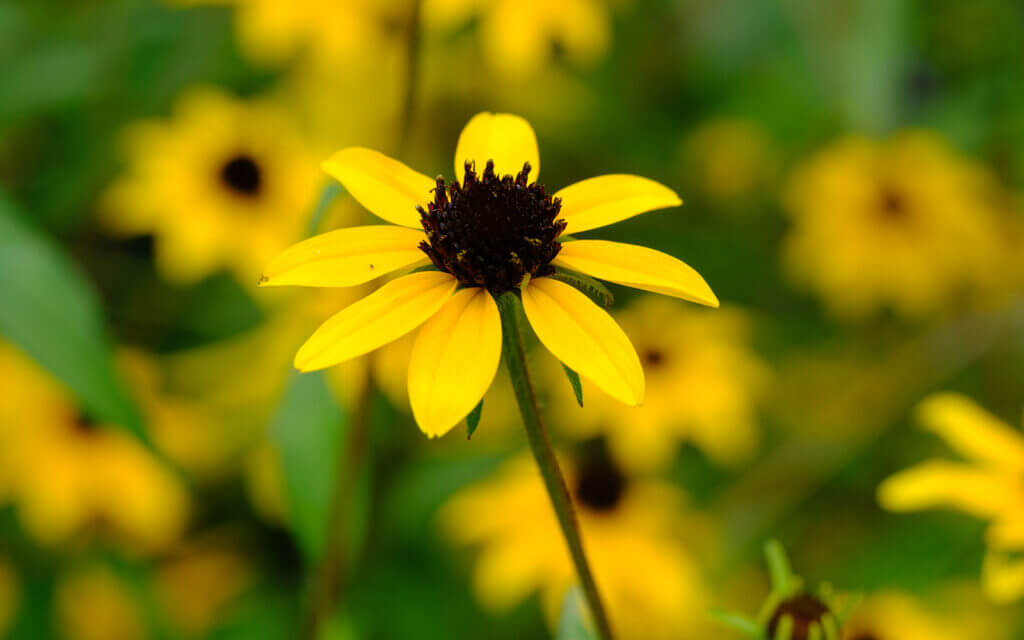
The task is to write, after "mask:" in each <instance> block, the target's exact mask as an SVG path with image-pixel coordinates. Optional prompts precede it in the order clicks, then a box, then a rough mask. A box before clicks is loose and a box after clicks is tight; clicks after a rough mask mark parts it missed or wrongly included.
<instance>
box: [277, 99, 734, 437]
mask: <svg viewBox="0 0 1024 640" xmlns="http://www.w3.org/2000/svg"><path fill="white" fill-rule="evenodd" d="M455 157H456V161H455V176H456V180H455V181H454V182H452V183H451V184H447V185H446V184H445V181H444V179H443V178H440V177H439V178H437V179H436V180H434V179H431V178H428V177H427V176H425V175H423V174H420V173H418V172H416V171H414V170H412V169H410V168H409V167H407V166H406V165H404V164H402V163H401V162H398V161H397V160H393V159H391V158H389V157H387V156H385V155H383V154H380V153H378V152H376V151H372V150H370V149H365V148H360V147H350V148H347V149H343V150H341V151H339V152H337V153H336V154H335V155H334V156H332V157H331V158H330V159H329V160H328V161H327V162H325V163H324V169H325V170H326V171H327V172H328V173H330V174H331V175H332V176H334V177H335V178H337V179H338V180H339V181H340V182H341V183H342V184H343V185H344V186H345V188H346V189H347V190H348V192H349V193H350V194H351V195H352V196H353V197H354V198H355V199H356V200H357V201H359V202H360V203H361V204H362V205H363V206H365V207H366V208H367V209H369V210H370V211H371V212H373V213H374V214H376V215H378V216H379V217H381V218H383V219H385V220H387V221H388V222H391V223H392V224H391V225H374V226H363V227H353V228H349V229H339V230H337V231H332V232H329V233H325V234H322V235H319V236H316V237H313V238H310V239H308V240H305V241H303V242H300V243H299V244H297V245H295V246H293V247H291V248H289V249H288V250H287V251H285V252H284V253H283V254H281V255H280V256H278V257H277V258H276V259H274V260H273V261H272V262H271V263H270V264H269V265H268V266H267V267H266V269H265V270H264V275H263V278H262V280H261V283H262V284H263V285H265V286H285V285H300V286H314V287H352V286H356V285H360V284H364V283H367V282H370V281H371V280H375V279H377V278H379V277H381V276H384V275H387V274H389V273H393V272H397V271H399V270H403V269H409V268H415V267H419V266H427V265H429V264H430V263H431V262H432V263H433V265H434V267H435V268H436V269H435V270H427V271H417V272H414V273H411V274H408V275H404V276H401V277H398V278H396V279H394V280H392V281H390V282H388V283H386V284H384V285H383V286H381V287H380V288H379V289H377V290H376V291H375V292H374V293H372V294H370V295H369V296H367V297H365V298H363V299H362V300H360V301H358V302H356V303H354V304H351V305H349V306H348V307H346V308H345V309H344V310H342V311H341V312H339V313H338V314H336V315H335V316H334V317H332V318H330V319H329V320H327V322H325V323H324V324H323V325H322V326H321V327H320V328H319V329H317V331H316V332H315V333H314V334H313V336H312V337H310V339H309V340H308V341H307V342H306V343H305V344H304V345H303V346H302V347H301V348H300V349H299V351H298V353H297V354H296V356H295V367H296V368H297V369H299V370H300V371H314V370H318V369H324V368H327V367H331V366H334V365H336V364H338V363H341V362H345V361H347V360H351V359H352V358H355V357H357V356H361V355H363V354H366V353H369V352H371V351H373V350H375V349H377V348H378V347H381V346H384V345H385V344H388V343H390V342H393V341H394V340H397V339H398V338H400V337H402V336H404V335H406V334H408V333H410V332H411V331H413V330H414V329H416V328H417V327H419V326H420V325H423V328H422V329H421V330H420V331H419V333H418V335H417V337H416V340H415V342H414V344H413V347H412V354H411V357H410V361H409V374H408V375H409V377H408V389H409V400H410V404H411V406H412V411H413V415H414V416H415V418H416V422H417V423H418V424H419V426H420V428H421V429H422V430H423V431H424V433H426V434H428V435H429V436H440V435H443V434H445V433H447V432H448V431H449V430H451V429H452V427H454V426H455V425H456V424H457V423H458V422H459V421H460V420H462V419H463V418H464V417H466V415H467V414H469V412H470V411H471V410H472V409H473V408H474V407H475V406H476V405H477V404H478V403H479V401H480V399H481V398H482V397H483V395H484V393H485V392H486V391H487V389H488V388H489V387H490V385H491V381H492V380H493V379H494V375H495V373H496V372H497V369H498V363H499V360H500V358H501V345H502V327H501V320H500V317H499V312H498V306H497V303H496V301H495V299H496V298H497V297H499V296H500V295H502V294H505V293H507V292H515V293H519V294H521V296H522V304H523V309H524V310H525V314H526V318H527V319H528V321H529V323H530V325H531V326H532V327H533V330H534V331H535V333H536V334H537V336H538V338H539V339H540V341H541V343H543V344H544V346H545V347H546V348H547V349H548V350H549V351H551V352H552V353H553V354H554V355H555V356H556V357H558V358H559V359H560V360H562V361H563V362H565V363H566V365H567V366H569V367H572V368H573V369H574V370H576V371H577V372H579V374H580V375H581V376H583V377H584V378H588V379H590V380H591V381H592V382H593V383H594V384H595V385H596V386H598V387H599V388H600V389H602V390H603V391H605V392H607V393H608V394H610V395H612V396H614V397H615V398H617V399H618V400H620V401H622V402H624V403H626V404H630V405H638V404H640V403H641V402H642V401H643V397H644V374H643V369H642V367H641V364H640V359H639V357H638V356H637V354H636V351H635V350H634V349H633V346H632V345H631V344H630V342H629V338H627V337H626V335H625V334H624V333H623V332H622V329H620V328H619V326H618V325H617V324H616V323H615V321H614V320H613V319H612V317H611V316H610V315H609V314H608V313H607V312H605V311H604V310H603V309H601V308H600V307H599V306H597V305H596V304H595V303H594V302H592V301H591V300H590V299H589V298H588V297H587V296H586V295H585V294H583V293H581V292H580V291H579V290H577V289H576V288H574V287H573V286H571V285H569V284H566V283H565V282H563V281H561V280H559V279H557V276H558V275H559V274H557V273H556V268H557V267H562V268H567V269H571V270H574V271H581V272H586V273H588V274H591V275H593V276H595V277H598V278H602V279H606V280H610V281H613V282H618V283H620V284H624V285H627V286H632V287H636V288H638V289H643V290H647V291H654V292H656V293H662V294H665V295H669V296H674V297H677V298H682V299H684V300H690V301H693V302H697V303H700V304H706V305H709V306H718V299H717V298H716V297H715V295H714V293H713V292H712V291H711V288H710V287H708V285H707V283H706V282H704V279H703V278H702V277H701V276H700V274H698V273H697V272H696V271H694V270H693V269H692V268H691V267H689V266H688V265H686V264H684V263H683V262H681V261H679V260H677V259H676V258H673V257H672V256H669V255H667V254H664V253H661V252H659V251H655V250H653V249H648V248H646V247H639V246H635V245H628V244H622V243H618V242H608V241H602V240H575V239H573V240H571V241H570V240H569V239H567V238H565V239H562V241H559V237H560V236H561V234H562V233H563V232H564V233H575V232H582V231H588V230H590V229H595V228H598V227H603V226H606V225H609V224H612V223H615V222H618V221H620V220H624V219H626V218H630V217H633V216H635V215H639V214H641V213H645V212H647V211H651V210H654V209H662V208H666V207H673V206H677V205H679V204H681V201H680V200H679V198H678V196H676V194H675V193H674V192H673V191H672V190H670V189H668V188H667V187H665V186H663V185H661V184H658V183H657V182H654V181H652V180H648V179H646V178H641V177H638V176H630V175H608V176H602V177H598V178H591V179H589V180H584V181H582V182H579V183H576V184H574V185H572V186H569V187H567V188H565V189H562V190H561V191H558V192H557V193H555V194H554V196H548V195H546V193H545V191H544V187H543V186H542V185H540V184H539V183H537V182H532V183H531V182H530V179H529V175H530V173H531V171H536V170H537V168H538V167H539V166H540V157H539V152H538V150H537V140H536V136H535V135H534V133H533V129H532V128H531V127H530V125H529V124H528V123H527V122H526V121H525V120H523V119H522V118H519V117H518V116H513V115H508V114H498V115H494V114H491V113H481V114H478V115H477V116H475V117H474V118H473V119H472V120H471V121H470V122H469V124H467V125H466V127H465V129H463V131H462V134H461V136H460V137H459V142H458V145H457V147H456V153H455ZM477 163H479V164H482V165H485V168H484V170H483V172H482V173H480V174H478V173H477V172H476V169H475V167H476V166H477ZM513 174H514V175H513ZM432 192H433V199H432V200H431V193H432ZM460 287H462V288H461V289H460Z"/></svg>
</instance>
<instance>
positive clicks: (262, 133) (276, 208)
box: [100, 89, 318, 284]
mask: <svg viewBox="0 0 1024 640" xmlns="http://www.w3.org/2000/svg"><path fill="white" fill-rule="evenodd" d="M125 142H126V149H127V156H128V170H127V172H126V174H125V175H124V176H123V177H121V178H120V179H118V180H117V181H116V182H114V184H112V185H111V186H110V188H109V189H108V191H107V192H106V193H105V194H104V197H103V200H102V202H101V205H100V208H101V213H102V216H103V221H104V222H105V223H106V224H107V226H108V227H109V228H111V229H112V230H113V231H115V232H117V233H121V234H126V235H133V234H152V235H153V237H154V238H155V241H156V248H155V250H156V263H157V268H158V269H159V271H160V272H161V274H162V275H163V276H164V277H166V278H167V279H169V280H171V281H174V282H178V283H188V282H192V281H195V280H198V279H201V278H203V277H206V276H208V275H210V274H212V273H213V272H215V271H218V270H220V269H229V270H231V271H233V272H234V273H235V274H236V275H237V276H238V278H239V280H240V281H241V282H244V283H246V284H248V283H251V282H252V281H253V278H254V277H255V276H256V275H257V274H259V271H260V269H261V268H262V266H263V264H264V263H265V262H266V261H267V260H268V259H270V258H271V257H273V256H274V255H276V254H277V253H278V252H280V251H281V250H282V249H283V248H285V247H287V246H288V244H289V243H291V242H294V241H295V240H296V239H297V238H298V237H300V235H301V233H302V229H303V223H304V220H303V212H304V211H305V210H306V209H307V207H308V204H309V203H310V202H311V200H312V195H311V194H312V193H313V191H314V190H315V189H316V185H317V182H318V177H317V175H316V171H315V170H312V169H311V160H312V158H313V157H314V156H313V155H312V154H311V153H310V150H309V149H308V148H307V147H306V145H305V144H304V142H303V141H302V140H301V138H300V137H299V136H298V134H296V133H295V131H294V130H293V128H292V127H291V126H290V125H289V121H288V119H287V118H286V117H285V116H284V115H283V114H282V113H281V112H280V111H279V110H278V109H277V108H276V107H273V106H270V105H269V104H265V103H257V102H246V101H242V100H237V99H235V98H232V97H230V96H227V95H225V94H222V93H220V92H218V91H215V90H208V89H196V90H192V91H190V92H189V93H187V94H186V95H185V96H183V97H182V98H181V99H180V100H179V101H178V102H177V103H176V105H175V108H174V113H173V115H172V117H171V118H170V119H169V120H167V121H152V122H144V123H139V124H136V125H135V126H133V127H131V128H130V129H129V130H128V131H127V132H126V135H125Z"/></svg>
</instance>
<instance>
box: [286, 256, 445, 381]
mask: <svg viewBox="0 0 1024 640" xmlns="http://www.w3.org/2000/svg"><path fill="white" fill-rule="evenodd" d="M457 284H458V281H457V280H455V278H453V277H451V276H450V275H448V274H447V273H443V272H441V271H423V272H421V273H412V274H409V275H407V276H402V277H401V278H398V279H397V280H392V281H391V282H389V283H387V284H385V285H384V286H383V287H381V288H380V289H377V290H376V291H374V292H373V293H371V294H370V295H368V296H366V297H365V298H363V299H362V300H359V301H358V302H354V303H352V304H351V305H349V306H348V307H345V309H343V310H342V311H340V312H339V313H337V314H335V315H334V316H333V317H331V318H330V319H329V320H328V321H327V322H325V323H323V324H322V325H321V326H320V328H319V329H317V330H316V332H314V333H313V335H312V336H311V337H310V338H309V340H307V341H306V344H304V345H302V347H301V348H300V349H299V352H298V353H297V354H296V355H295V368H296V369H299V370H300V371H315V370H317V369H323V368H325V367H330V366H332V365H335V364H338V363H339V362H344V361H346V360H349V359H351V358H355V357H357V356H361V355H363V354H364V353H369V352H370V351H373V350H374V349H376V348H377V347H381V346H383V345H385V344H387V343H389V342H391V341H392V340H397V339H398V338H401V337H402V336H403V335H405V334H407V333H409V332H410V331H412V330H413V329H415V328H416V327H418V326H420V325H421V324H423V323H424V322H426V321H427V319H429V318H430V316H432V315H434V314H435V313H437V310H438V309H440V308H441V305H443V304H444V303H445V301H446V300H447V299H448V298H450V297H451V295H452V292H454V291H455V287H456V285H457Z"/></svg>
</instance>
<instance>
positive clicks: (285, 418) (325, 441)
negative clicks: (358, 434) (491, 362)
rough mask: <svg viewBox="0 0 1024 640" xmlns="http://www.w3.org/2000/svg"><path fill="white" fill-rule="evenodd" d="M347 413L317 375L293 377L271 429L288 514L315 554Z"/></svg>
mask: <svg viewBox="0 0 1024 640" xmlns="http://www.w3.org/2000/svg"><path fill="white" fill-rule="evenodd" d="M344 430H345V414H344V412H343V411H342V409H341V407H340V406H338V403H337V402H336V401H335V399H334V396H333V395H332V394H331V392H330V389H329V388H328V387H327V381H326V379H325V378H324V376H323V374H321V373H303V374H295V375H293V376H292V378H291V381H290V382H289V384H288V388H287V389H286V390H285V394H284V397H283V398H282V400H281V406H280V407H279V408H278V411H277V415H276V416H275V418H274V421H273V424H272V425H271V428H270V438H271V441H272V442H273V444H274V445H275V446H276V447H277V449H278V452H279V453H280V456H281V467H282V470H283V472H284V483H285V495H286V497H287V500H288V512H289V513H288V516H289V519H290V522H291V526H292V530H293V532H294V534H295V537H296V540H298V543H299V546H300V548H301V549H302V550H303V552H304V553H305V554H306V556H307V557H308V558H311V559H312V558H317V557H319V556H320V554H321V553H322V551H323V548H324V542H325V539H324V536H325V533H326V529H327V518H328V513H329V511H330V503H331V492H332V491H333V488H334V484H335V483H334V479H335V477H336V475H337V474H338V472H339V469H338V452H339V447H340V446H341V438H342V437H343V431H344Z"/></svg>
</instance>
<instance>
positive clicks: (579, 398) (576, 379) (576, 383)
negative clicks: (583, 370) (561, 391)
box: [562, 364, 583, 407]
mask: <svg viewBox="0 0 1024 640" xmlns="http://www.w3.org/2000/svg"><path fill="white" fill-rule="evenodd" d="M562 369H563V370H564V371H565V377H567V378H569V384H571V385H572V393H573V395H575V396H576V404H578V405H580V406H581V407H582V406H583V384H582V383H581V382H580V374H578V373H576V372H575V371H573V370H572V369H570V368H569V367H567V366H565V365H564V364H563V365H562Z"/></svg>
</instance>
